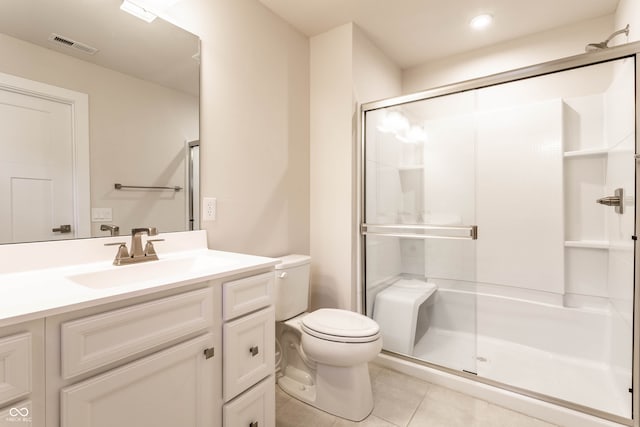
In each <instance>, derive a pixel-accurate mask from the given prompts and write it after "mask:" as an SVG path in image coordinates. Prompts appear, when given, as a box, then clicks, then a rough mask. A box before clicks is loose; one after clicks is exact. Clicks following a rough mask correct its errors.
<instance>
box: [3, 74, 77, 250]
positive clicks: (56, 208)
mask: <svg viewBox="0 0 640 427" xmlns="http://www.w3.org/2000/svg"><path fill="white" fill-rule="evenodd" d="M87 117H88V113H87V96H86V95H85V94H82V93H79V92H72V91H68V90H66V89H61V88H57V87H55V86H49V85H43V84H41V83H38V82H33V81H30V80H26V79H21V78H16V77H13V76H10V75H5V74H0V150H1V152H2V156H0V200H3V201H5V202H4V203H2V204H0V243H14V242H32V241H41V240H53V239H67V238H70V237H86V236H89V219H88V216H87V213H88V205H89V200H88V197H87V196H88V191H87V192H85V195H84V199H83V200H81V199H82V198H81V197H80V195H81V194H82V193H83V191H82V189H83V188H86V189H88V188H89V183H88V175H87V174H85V176H84V177H82V171H83V170H84V171H88V165H87V164H88V158H87V156H86V154H87V153H88V151H87V149H86V146H87V145H88V141H87V139H88V138H87V135H86V131H85V132H84V133H83V132H82V129H84V130H86V129H87ZM79 121H84V123H79ZM80 141H82V143H81V142H80ZM79 144H81V145H83V146H84V147H80V146H79ZM82 163H84V165H83V164H82ZM80 180H82V181H84V182H80ZM70 202H71V203H70Z"/></svg>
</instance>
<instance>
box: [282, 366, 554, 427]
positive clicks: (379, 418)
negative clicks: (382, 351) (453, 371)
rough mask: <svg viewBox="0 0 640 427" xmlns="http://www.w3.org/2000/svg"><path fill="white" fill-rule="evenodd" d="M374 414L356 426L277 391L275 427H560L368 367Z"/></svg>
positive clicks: (401, 375)
mask: <svg viewBox="0 0 640 427" xmlns="http://www.w3.org/2000/svg"><path fill="white" fill-rule="evenodd" d="M369 371H370V373H371V384H372V387H373V399H374V408H373V413H372V414H371V415H369V417H367V418H366V419H365V420H363V421H361V422H359V423H354V422H351V421H346V420H343V419H341V418H337V417H334V416H333V415H330V414H327V413H326V412H322V411H320V410H317V409H315V408H313V407H311V406H309V405H306V404H304V403H302V402H300V401H298V400H296V399H293V398H292V397H290V396H289V395H288V394H286V393H284V392H283V391H282V390H280V387H278V386H276V427H347V426H366V427H559V426H555V425H553V424H549V423H547V422H544V421H541V420H538V419H536V418H531V417H528V416H526V415H523V414H520V413H518V412H514V411H511V410H508V409H505V408H502V407H500V406H496V405H493V404H491V403H488V402H485V401H483V400H479V399H475V398H473V397H470V396H467V395H464V394H462V393H458V392H455V391H453V390H450V389H447V388H444V387H441V386H437V385H434V384H430V383H427V382H425V381H421V380H418V379H415V378H412V377H409V376H407V375H404V374H400V373H398V372H395V371H391V370H389V369H385V368H382V367H379V366H377V365H373V364H370V365H369Z"/></svg>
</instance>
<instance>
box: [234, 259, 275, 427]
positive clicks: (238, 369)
mask: <svg viewBox="0 0 640 427" xmlns="http://www.w3.org/2000/svg"><path fill="white" fill-rule="evenodd" d="M273 281H274V278H273V271H270V272H268V273H264V274H260V275H255V276H252V277H246V278H242V279H238V280H233V281H229V282H225V283H223V284H222V301H223V303H222V312H223V319H224V325H223V375H222V376H223V387H222V389H223V396H224V401H225V405H224V408H223V420H224V421H223V424H224V426H225V427H275V380H274V371H275V311H274V307H273V302H274V301H273V298H274V294H273Z"/></svg>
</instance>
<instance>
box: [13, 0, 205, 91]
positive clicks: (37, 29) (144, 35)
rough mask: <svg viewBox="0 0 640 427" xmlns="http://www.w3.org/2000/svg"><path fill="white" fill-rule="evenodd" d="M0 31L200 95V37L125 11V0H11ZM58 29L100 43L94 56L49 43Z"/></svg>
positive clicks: (67, 35) (77, 38) (94, 44)
mask: <svg viewBox="0 0 640 427" xmlns="http://www.w3.org/2000/svg"><path fill="white" fill-rule="evenodd" d="M5 3H8V4H5V5H3V9H2V13H0V33H4V34H7V35H9V36H11V37H14V38H18V39H22V40H25V41H28V42H30V43H33V44H37V45H40V46H42V47H45V48H47V49H51V50H54V51H57V52H59V53H63V54H66V55H70V56H74V57H76V58H78V59H82V60H84V61H88V62H92V63H95V64H97V65H100V66H103V67H106V68H110V69H113V70H116V71H120V72H122V73H125V74H129V75H133V76H135V77H138V78H141V79H143V80H149V81H153V82H155V83H158V84H160V85H163V86H167V87H171V88H174V89H178V90H181V91H184V92H188V93H192V94H194V95H197V94H198V87H199V69H200V67H199V64H198V62H197V61H195V60H194V59H193V58H192V56H193V55H195V54H197V53H198V50H199V41H198V38H197V37H196V36H194V35H193V34H190V33H188V32H186V31H184V30H182V29H180V28H178V27H176V26H174V25H172V24H170V23H168V22H166V21H163V20H162V19H156V20H155V21H153V22H152V23H146V22H144V21H142V20H140V19H138V18H136V17H134V16H132V15H129V14H128V13H125V12H123V11H121V10H120V4H121V3H122V0H100V1H95V0H92V1H87V0H12V1H10V2H5ZM51 33H56V34H58V35H61V36H63V37H65V38H70V39H72V40H74V41H77V42H80V43H83V44H86V45H89V46H92V47H95V48H97V49H98V52H97V53H96V54H95V55H93V56H91V55H87V54H85V53H81V52H78V51H75V50H73V49H70V48H67V47H64V46H63V45H58V44H54V43H52V42H50V41H48V38H49V35H50V34H51Z"/></svg>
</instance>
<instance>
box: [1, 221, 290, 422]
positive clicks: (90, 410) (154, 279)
mask: <svg viewBox="0 0 640 427" xmlns="http://www.w3.org/2000/svg"><path fill="white" fill-rule="evenodd" d="M163 237H165V239H166V242H163V245H164V248H163V247H162V246H160V245H158V254H159V257H160V260H159V261H152V262H147V263H143V264H136V265H127V266H118V267H116V266H112V265H111V262H112V260H113V255H115V253H112V252H113V251H114V249H115V248H113V247H110V248H109V249H104V246H103V245H104V244H105V243H111V242H110V240H116V239H87V240H84V241H82V240H77V241H68V242H46V243H37V244H25V245H12V248H13V249H14V250H13V251H11V252H8V251H7V248H0V256H14V257H16V256H19V255H20V252H21V251H23V250H27V249H31V250H32V251H35V255H36V258H38V257H39V255H42V254H43V253H45V252H46V253H47V254H48V255H49V256H44V257H43V258H42V259H43V261H41V262H40V263H39V264H40V267H41V268H34V265H29V263H37V262H36V261H33V260H31V261H29V260H27V261H21V260H20V259H19V258H18V257H16V258H14V259H15V263H14V265H13V267H10V266H8V265H4V264H3V266H2V267H1V268H2V271H1V273H2V274H0V426H3V427H4V426H38V427H44V426H46V427H50V426H54V427H58V426H60V427H76V426H77V427H90V426H105V427H106V426H116V425H117V426H125V427H126V426H154V427H156V426H167V427H169V426H171V427H174V426H177V425H179V426H193V427H196V426H198V427H205V426H206V427H210V426H229V427H231V426H233V427H236V426H247V427H263V426H271V427H274V426H275V396H274V393H275V388H274V384H275V381H274V361H275V357H274V309H273V277H274V273H273V268H274V265H275V264H276V263H277V262H278V260H276V259H271V258H264V257H256V256H249V255H242V254H232V253H227V252H219V251H210V250H208V249H207V248H206V234H205V233H204V232H191V233H171V234H167V235H164V236H163ZM165 243H166V244H165ZM25 246H31V248H25ZM2 251H6V252H5V253H2ZM61 252H64V256H63V255H62V254H61ZM9 253H10V254H11V255H8V254H9ZM32 253H33V252H32ZM105 253H108V254H109V255H107V256H106V258H105V257H104V254H105ZM69 257H71V258H69ZM57 258H62V259H63V260H62V261H61V260H60V259H57ZM5 259H6V258H5ZM64 259H74V260H76V262H77V260H78V259H80V260H81V261H84V262H82V263H79V264H69V263H68V262H65V261H64ZM95 259H100V261H95ZM44 260H46V261H44ZM56 261H57V262H56ZM47 264H51V265H47ZM9 268H12V269H13V270H14V271H12V272H10V271H8V270H9Z"/></svg>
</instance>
